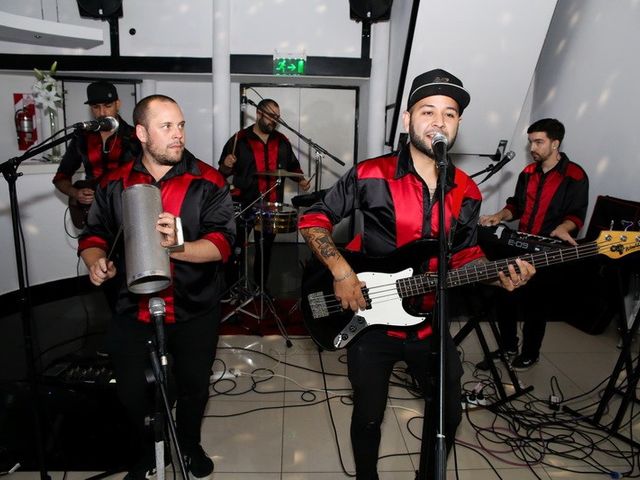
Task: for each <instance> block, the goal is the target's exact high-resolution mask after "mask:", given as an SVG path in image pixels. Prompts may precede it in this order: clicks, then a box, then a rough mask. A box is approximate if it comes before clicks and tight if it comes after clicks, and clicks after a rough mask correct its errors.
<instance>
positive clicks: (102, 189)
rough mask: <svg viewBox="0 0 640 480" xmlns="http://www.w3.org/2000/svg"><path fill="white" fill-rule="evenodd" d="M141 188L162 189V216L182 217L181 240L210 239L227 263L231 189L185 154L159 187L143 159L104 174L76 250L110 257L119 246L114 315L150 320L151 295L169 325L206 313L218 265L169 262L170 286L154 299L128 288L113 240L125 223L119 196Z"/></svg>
mask: <svg viewBox="0 0 640 480" xmlns="http://www.w3.org/2000/svg"><path fill="white" fill-rule="evenodd" d="M141 183H143V184H153V185H156V186H157V187H158V188H160V194H161V199H162V208H163V211H166V212H169V213H171V214H173V215H175V216H179V217H180V218H181V220H182V228H183V233H184V240H185V241H187V242H189V241H195V240H198V239H206V240H209V241H210V242H211V243H213V244H214V245H215V246H216V247H217V248H218V250H220V253H221V254H222V258H223V261H226V259H227V258H229V255H230V254H231V245H233V242H234V239H235V222H234V221H233V204H232V201H231V195H230V194H229V188H228V187H227V184H226V182H225V179H224V177H223V176H222V175H221V174H220V173H219V172H218V171H217V170H216V169H215V168H213V167H211V166H210V165H207V164H206V163H204V162H202V161H200V160H198V159H196V158H195V157H194V156H193V155H192V154H191V153H190V152H188V151H186V150H185V152H184V154H183V158H182V161H180V162H179V163H178V164H176V165H174V166H173V167H172V168H171V170H169V172H168V173H167V174H166V175H165V176H164V177H163V178H162V179H161V180H160V181H159V182H156V181H155V180H154V178H153V177H152V176H151V175H150V174H149V172H148V171H147V169H146V168H145V167H144V165H143V164H142V160H141V157H138V158H136V159H135V160H134V161H133V162H129V163H128V164H125V165H122V166H121V167H120V168H118V169H116V170H114V171H112V172H110V173H108V174H107V176H106V177H104V178H103V179H102V180H101V182H100V185H99V187H98V189H97V190H96V194H95V200H94V202H93V204H92V205H91V210H90V211H89V217H88V219H87V226H86V228H85V229H84V231H83V232H82V234H81V236H80V240H79V247H78V251H79V252H81V251H82V250H84V249H86V248H90V247H98V248H100V249H102V250H104V251H105V252H110V251H111V248H112V247H113V244H114V242H116V241H117V244H116V246H115V250H114V257H113V258H112V259H113V261H114V263H115V265H116V269H117V273H116V276H115V277H114V278H113V279H111V280H109V281H110V282H118V284H119V285H120V287H119V296H118V301H117V304H116V312H117V313H118V314H126V315H131V316H133V317H135V318H137V319H138V320H141V321H149V309H148V304H149V298H150V297H151V296H154V297H161V298H163V299H164V301H165V305H166V321H167V322H168V323H171V322H175V321H176V320H177V321H185V320H188V319H189V317H195V316H200V315H203V314H207V313H208V312H210V311H212V310H213V308H214V307H215V305H216V304H217V303H218V301H219V299H220V295H221V293H222V292H221V291H222V283H221V282H222V277H223V275H219V273H220V271H221V265H220V264H221V263H222V262H205V263H191V262H185V261H180V260H175V259H171V277H172V284H171V286H169V287H168V288H166V289H164V290H162V291H161V292H157V293H154V294H153V295H136V294H133V293H130V292H129V290H128V289H127V285H126V284H127V282H126V272H125V258H124V256H125V248H124V241H123V235H120V236H119V238H118V239H117V236H118V229H119V228H120V225H122V224H123V216H122V200H121V195H122V192H123V191H124V190H125V189H126V188H127V187H130V186H132V185H137V184H141Z"/></svg>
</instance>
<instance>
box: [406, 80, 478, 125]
mask: <svg viewBox="0 0 640 480" xmlns="http://www.w3.org/2000/svg"><path fill="white" fill-rule="evenodd" d="M432 95H445V96H447V97H450V98H453V99H454V100H455V101H456V103H457V104H458V107H459V108H460V112H459V113H460V115H462V112H463V111H464V109H465V108H467V106H468V105H469V102H470V101H471V96H470V95H469V92H467V91H466V90H465V89H464V87H463V85H462V82H461V81H460V79H459V78H457V77H456V76H454V75H452V74H450V73H449V72H447V71H446V70H442V69H439V68H438V69H435V70H429V71H428V72H425V73H423V74H421V75H418V76H417V77H416V78H415V79H414V80H413V83H412V84H411V91H410V92H409V100H408V101H407V110H411V107H413V106H414V105H415V104H416V103H417V102H418V101H420V100H422V99H423V98H426V97H431V96H432Z"/></svg>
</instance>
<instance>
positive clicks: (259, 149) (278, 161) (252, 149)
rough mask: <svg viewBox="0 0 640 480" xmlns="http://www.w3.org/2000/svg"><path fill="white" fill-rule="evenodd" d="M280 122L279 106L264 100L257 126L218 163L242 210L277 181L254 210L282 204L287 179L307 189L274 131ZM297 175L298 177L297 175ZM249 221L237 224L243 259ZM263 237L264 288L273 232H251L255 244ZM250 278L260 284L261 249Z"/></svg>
mask: <svg viewBox="0 0 640 480" xmlns="http://www.w3.org/2000/svg"><path fill="white" fill-rule="evenodd" d="M279 119H280V106H279V105H278V103H277V102H276V101H275V100H272V99H269V98H266V99H264V100H262V101H261V102H260V103H259V104H258V107H257V111H256V123H254V124H253V125H250V126H249V127H247V128H245V129H244V130H240V131H239V132H237V133H236V134H235V135H234V136H233V137H231V138H230V139H229V141H228V142H227V143H226V144H225V146H224V148H223V150H222V154H221V155H220V160H219V166H218V168H219V170H220V173H222V174H223V175H224V176H225V177H229V176H231V175H233V184H234V187H235V189H234V191H233V193H234V194H235V198H234V200H236V201H238V202H240V204H241V205H242V208H245V207H247V206H248V205H249V204H251V203H252V202H254V201H255V200H256V199H257V198H258V197H259V196H260V195H261V194H262V193H264V192H266V191H267V190H269V188H271V187H273V186H274V185H275V184H276V181H277V180H278V178H281V179H282V180H283V181H282V182H281V184H280V185H279V186H278V187H276V188H275V189H273V190H271V191H270V192H269V193H268V194H267V195H266V196H265V198H264V200H263V201H262V202H258V203H256V204H255V207H256V209H257V210H264V209H268V205H267V204H266V203H271V204H273V203H276V202H277V203H282V201H283V198H284V180H285V179H286V178H290V179H291V180H293V181H295V182H298V186H299V188H300V189H301V190H302V191H305V192H306V191H307V190H309V186H310V184H311V182H310V181H309V180H308V179H306V178H305V177H304V175H303V174H302V169H301V168H300V162H298V159H297V158H296V156H295V154H294V153H293V149H292V148H291V143H290V142H289V140H288V139H287V137H285V136H284V135H283V134H282V133H280V132H278V131H277V130H276V128H277V126H278V120H279ZM296 174H297V175H296ZM250 220H251V218H248V219H247V218H246V216H245V218H244V219H241V220H240V221H239V222H238V225H237V226H238V231H237V235H236V245H235V247H236V248H234V251H235V252H236V254H237V255H238V254H239V259H238V260H239V261H241V260H242V258H243V256H244V255H243V254H244V252H243V251H242V250H243V247H244V238H245V232H244V230H245V229H247V230H248V231H247V234H248V233H249V232H250V231H251V229H252V228H253V226H254V224H253V222H251V221H250ZM261 235H263V238H264V244H263V249H264V285H262V287H264V286H266V284H267V279H268V278H269V264H270V263H271V249H272V246H273V242H274V240H275V234H274V233H268V232H263V233H261V232H258V231H255V232H254V239H255V242H256V245H258V244H259V242H260V236H261ZM237 275H238V272H237V271H233V272H229V275H228V276H227V281H228V283H229V286H231V285H232V284H233V283H234V281H235V280H237ZM253 275H254V281H255V283H256V285H260V249H259V248H256V254H255V262H254V265H253Z"/></svg>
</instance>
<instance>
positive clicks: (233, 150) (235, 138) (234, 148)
mask: <svg viewBox="0 0 640 480" xmlns="http://www.w3.org/2000/svg"><path fill="white" fill-rule="evenodd" d="M237 143H238V132H236V134H235V136H234V137H233V149H232V150H231V155H234V156H235V154H236V145H237Z"/></svg>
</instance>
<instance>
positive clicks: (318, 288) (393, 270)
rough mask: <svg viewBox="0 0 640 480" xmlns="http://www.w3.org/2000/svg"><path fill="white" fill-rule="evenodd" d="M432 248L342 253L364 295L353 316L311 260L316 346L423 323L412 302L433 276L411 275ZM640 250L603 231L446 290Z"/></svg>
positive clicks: (308, 281) (475, 270)
mask: <svg viewBox="0 0 640 480" xmlns="http://www.w3.org/2000/svg"><path fill="white" fill-rule="evenodd" d="M436 246H437V242H436V241H435V240H432V239H429V240H418V241H416V242H412V243H410V244H407V245H405V246H403V247H401V248H399V249H398V250H396V251H395V252H394V253H392V254H391V255H389V256H385V257H368V256H366V255H363V254H361V253H357V252H349V251H346V250H342V251H341V253H342V255H344V257H345V259H346V260H347V262H349V265H351V267H352V268H353V270H354V271H355V272H356V273H357V274H358V278H359V279H360V280H361V281H363V282H365V283H366V287H365V288H364V289H363V294H364V297H365V299H366V301H367V308H366V309H365V310H364V311H359V312H358V313H355V314H354V312H353V311H351V310H343V309H342V307H341V305H340V302H339V301H338V300H337V299H336V297H335V295H334V293H333V277H332V275H331V272H330V271H329V270H328V269H327V268H325V267H324V266H323V265H322V264H321V263H320V262H319V261H317V260H315V258H314V259H312V260H311V261H310V262H309V263H308V264H307V265H306V266H305V269H304V272H303V278H302V302H301V306H302V312H303V316H304V322H305V325H306V327H307V330H308V331H309V334H310V335H311V337H312V338H313V339H314V341H315V342H316V343H317V344H318V345H319V346H320V347H322V348H324V349H326V350H337V349H339V348H343V347H345V346H346V345H347V344H349V342H351V341H352V340H353V339H354V338H355V337H356V336H357V335H358V334H359V333H360V332H362V331H363V330H364V329H366V328H368V327H371V326H375V325H380V326H382V325H384V326H387V327H392V328H395V327H408V326H412V325H417V324H419V323H421V322H423V321H424V315H425V314H424V312H420V311H419V309H418V308H416V305H419V303H420V302H415V300H416V299H417V298H418V299H419V298H420V297H422V296H424V295H426V294H433V293H434V291H435V289H436V286H437V275H436V273H435V272H427V273H421V274H418V275H414V271H420V265H423V264H424V262H425V260H426V259H428V258H429V257H431V256H433V255H434V253H435V251H436ZM639 250H640V232H627V231H603V232H601V233H600V235H599V236H598V238H597V239H596V240H594V241H593V242H588V243H584V244H581V245H578V246H575V247H574V246H566V247H564V246H563V247H559V248H557V249H554V250H547V251H543V252H537V253H529V254H523V255H520V256H518V257H512V258H506V259H502V260H497V261H494V262H486V263H473V264H468V265H465V266H463V267H461V268H457V269H455V270H450V271H449V272H448V274H447V285H446V287H447V288H452V287H458V286H462V285H468V284H472V283H476V282H482V281H490V280H494V279H496V278H498V272H505V273H506V272H508V266H509V265H514V266H515V265H516V263H515V260H516V258H521V259H522V260H525V261H527V262H529V263H531V264H532V265H533V266H534V267H535V268H536V269H539V268H542V267H547V266H551V265H557V264H561V263H564V262H570V261H573V260H580V259H583V258H588V257H592V256H594V255H598V254H601V255H606V256H607V257H609V258H612V259H618V258H622V257H623V256H625V255H627V254H629V253H633V252H636V251H639ZM412 300H413V301H412Z"/></svg>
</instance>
